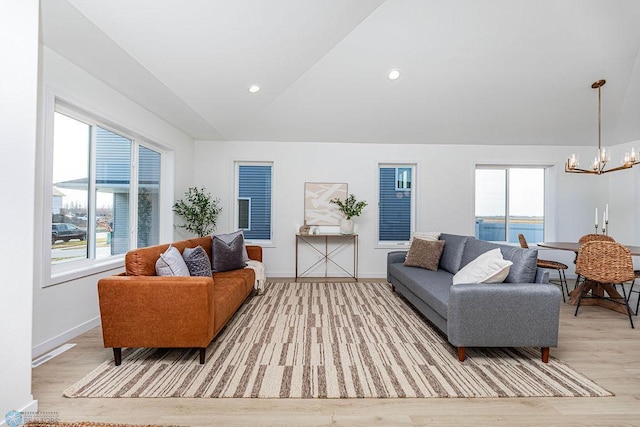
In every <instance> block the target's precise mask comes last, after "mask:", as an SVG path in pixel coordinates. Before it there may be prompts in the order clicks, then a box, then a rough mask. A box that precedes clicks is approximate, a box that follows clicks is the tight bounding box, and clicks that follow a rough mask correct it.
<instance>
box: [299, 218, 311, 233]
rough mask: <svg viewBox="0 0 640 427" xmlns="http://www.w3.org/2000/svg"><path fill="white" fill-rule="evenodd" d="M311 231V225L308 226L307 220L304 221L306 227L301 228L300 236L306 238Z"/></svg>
mask: <svg viewBox="0 0 640 427" xmlns="http://www.w3.org/2000/svg"><path fill="white" fill-rule="evenodd" d="M310 229H311V227H309V225H308V224H307V220H306V219H305V220H304V225H301V226H300V230H299V231H300V234H302V235H304V236H306V235H308V234H309V230H310Z"/></svg>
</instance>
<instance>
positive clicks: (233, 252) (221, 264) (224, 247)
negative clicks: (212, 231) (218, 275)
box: [211, 234, 247, 272]
mask: <svg viewBox="0 0 640 427" xmlns="http://www.w3.org/2000/svg"><path fill="white" fill-rule="evenodd" d="M243 249H244V238H243V237H242V234H238V235H236V237H235V238H234V239H233V240H231V241H230V242H228V243H227V242H225V241H224V240H223V239H221V238H219V237H218V236H213V239H212V243H211V267H212V271H214V272H219V271H229V270H236V269H238V268H244V267H246V266H247V264H246V263H245V262H244V255H243Z"/></svg>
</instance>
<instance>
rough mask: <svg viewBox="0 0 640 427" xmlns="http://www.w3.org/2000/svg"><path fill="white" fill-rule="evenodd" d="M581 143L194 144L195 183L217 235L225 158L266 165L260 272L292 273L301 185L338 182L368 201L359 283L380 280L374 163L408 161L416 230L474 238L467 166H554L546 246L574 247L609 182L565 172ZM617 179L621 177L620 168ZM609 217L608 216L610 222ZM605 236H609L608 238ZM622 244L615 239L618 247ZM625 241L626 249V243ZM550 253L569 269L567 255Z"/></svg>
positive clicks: (228, 217) (620, 205) (229, 180)
mask: <svg viewBox="0 0 640 427" xmlns="http://www.w3.org/2000/svg"><path fill="white" fill-rule="evenodd" d="M591 151H593V150H590V149H589V147H586V148H576V147H562V146H561V147H557V146H556V147H538V146H524V147H522V146H506V147H505V146H466V145H400V144H357V143H345V144H334V143H305V142H300V143H292V142H245V141H234V142H218V141H196V148H195V184H196V185H204V186H206V187H207V188H208V189H209V190H210V191H211V192H212V193H213V194H214V195H216V196H219V197H220V198H221V199H222V201H223V207H224V210H223V212H222V215H221V218H220V222H219V227H218V231H221V232H222V231H229V230H231V229H232V228H233V218H232V214H233V203H234V201H233V195H234V190H233V180H234V171H233V162H234V161H237V160H244V161H256V160H259V161H273V162H274V184H273V185H274V217H275V221H274V228H275V230H274V237H275V247H273V248H265V249H264V254H265V256H264V261H265V264H266V268H267V274H268V275H269V276H271V277H291V276H293V275H294V270H295V245H294V242H295V240H294V234H295V233H296V232H297V230H298V227H299V226H300V225H301V223H302V220H303V211H304V209H303V189H304V183H305V182H306V181H309V182H314V181H317V182H323V181H324V182H346V183H348V184H349V192H350V193H354V194H355V195H356V196H357V197H358V198H359V199H364V200H366V201H367V202H369V206H368V207H367V208H366V209H365V211H364V213H363V215H362V216H360V217H359V218H357V219H356V227H357V228H356V232H358V233H359V235H360V251H359V255H360V256H359V259H360V268H359V272H360V277H363V278H366V277H369V278H376V277H384V276H385V275H386V253H387V252H388V250H386V249H378V248H376V233H377V228H376V227H377V226H376V223H377V206H376V201H377V176H378V175H377V167H378V163H379V162H385V163H393V162H401V163H413V162H415V163H417V165H418V166H417V168H418V169H417V180H416V182H415V187H414V188H415V190H416V191H417V192H418V204H417V208H418V213H417V229H418V230H421V231H426V230H438V231H445V232H451V233H461V234H469V235H473V233H474V224H475V222H474V170H475V165H476V164H514V165H526V164H532V165H543V166H550V165H553V166H554V167H553V169H552V170H551V173H550V177H549V181H550V182H549V183H548V188H549V191H548V197H549V200H548V201H547V206H546V210H547V212H546V216H547V220H548V224H547V230H546V233H547V235H546V236H545V240H555V241H576V240H577V239H578V238H579V237H580V236H582V235H583V234H586V233H589V232H592V230H593V219H594V209H595V207H596V206H599V207H600V208H601V209H602V208H604V205H605V203H607V200H608V191H609V186H608V182H609V181H608V177H606V176H586V175H577V174H567V173H565V172H564V161H565V160H566V158H567V157H568V156H569V155H570V154H571V152H576V153H577V154H579V155H580V156H581V158H589V154H590V152H591ZM624 173H626V172H624ZM633 205H634V203H633V200H628V201H626V202H625V201H623V200H618V201H617V202H616V203H615V204H614V203H611V204H610V211H611V213H612V221H614V219H613V217H614V213H615V215H616V216H617V215H618V214H617V211H618V210H620V211H622V210H623V209H633V208H634V206H633ZM615 221H617V219H615ZM614 237H616V236H615V235H614ZM624 240H625V239H621V241H624ZM625 243H633V242H631V241H629V242H625ZM552 252H553V253H552V254H549V255H550V256H552V257H553V258H556V259H559V260H562V261H564V262H567V263H569V264H571V265H572V263H573V255H572V254H570V253H555V252H559V251H552Z"/></svg>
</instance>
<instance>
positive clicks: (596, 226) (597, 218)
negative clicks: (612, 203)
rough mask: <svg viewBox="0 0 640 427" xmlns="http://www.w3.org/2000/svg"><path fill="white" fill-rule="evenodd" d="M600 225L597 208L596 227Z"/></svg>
mask: <svg viewBox="0 0 640 427" xmlns="http://www.w3.org/2000/svg"><path fill="white" fill-rule="evenodd" d="M597 226H598V208H596V227H597Z"/></svg>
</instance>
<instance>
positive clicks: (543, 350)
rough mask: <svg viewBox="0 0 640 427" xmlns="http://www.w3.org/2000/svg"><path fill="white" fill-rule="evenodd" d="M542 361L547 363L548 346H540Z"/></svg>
mask: <svg viewBox="0 0 640 427" xmlns="http://www.w3.org/2000/svg"><path fill="white" fill-rule="evenodd" d="M542 362H543V363H549V347H542Z"/></svg>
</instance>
